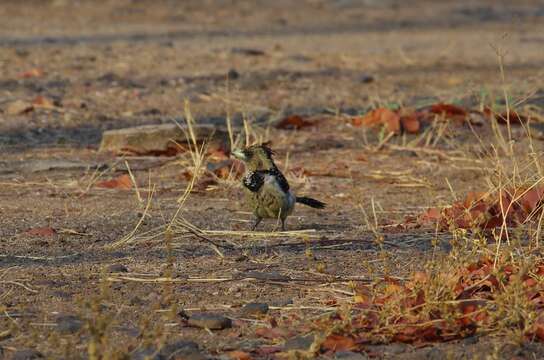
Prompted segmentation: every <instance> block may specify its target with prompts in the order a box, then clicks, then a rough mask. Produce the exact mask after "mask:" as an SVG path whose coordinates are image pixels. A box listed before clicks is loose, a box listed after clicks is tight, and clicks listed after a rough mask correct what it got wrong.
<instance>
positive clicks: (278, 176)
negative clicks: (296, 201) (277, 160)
mask: <svg viewBox="0 0 544 360" xmlns="http://www.w3.org/2000/svg"><path fill="white" fill-rule="evenodd" d="M267 173H268V174H269V175H272V176H273V177H274V178H275V179H276V181H277V182H278V185H279V186H280V189H281V190H282V191H283V192H285V193H286V192H289V183H288V182H287V179H286V178H285V176H283V174H282V173H281V171H279V170H278V169H277V168H273V169H270V170H267Z"/></svg>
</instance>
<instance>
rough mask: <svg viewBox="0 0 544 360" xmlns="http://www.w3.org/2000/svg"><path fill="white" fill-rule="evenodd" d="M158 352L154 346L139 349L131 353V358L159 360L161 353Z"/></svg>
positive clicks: (133, 359) (134, 359) (132, 359)
mask: <svg viewBox="0 0 544 360" xmlns="http://www.w3.org/2000/svg"><path fill="white" fill-rule="evenodd" d="M156 352H157V351H156V349H154V348H145V349H139V350H136V351H134V352H133V353H132V354H131V355H130V360H159V359H160V357H159V354H156Z"/></svg>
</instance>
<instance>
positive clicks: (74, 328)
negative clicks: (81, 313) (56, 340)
mask: <svg viewBox="0 0 544 360" xmlns="http://www.w3.org/2000/svg"><path fill="white" fill-rule="evenodd" d="M55 322H56V323H57V331H59V332H61V333H63V334H75V333H77V332H78V331H79V330H81V328H82V327H83V321H82V320H81V319H80V318H79V317H78V316H75V315H59V316H58V317H57V319H56V321H55Z"/></svg>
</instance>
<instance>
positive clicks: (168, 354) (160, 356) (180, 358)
mask: <svg viewBox="0 0 544 360" xmlns="http://www.w3.org/2000/svg"><path fill="white" fill-rule="evenodd" d="M130 359H131V360H205V359H206V356H204V354H202V352H201V351H200V349H199V347H198V344H197V343H195V342H193V341H186V340H180V341H176V342H173V343H169V344H166V345H164V346H163V347H162V348H161V349H160V351H157V349H156V348H154V347H146V348H142V349H139V350H136V351H135V352H133V353H132V355H131V356H130Z"/></svg>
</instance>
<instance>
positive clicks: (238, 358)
mask: <svg viewBox="0 0 544 360" xmlns="http://www.w3.org/2000/svg"><path fill="white" fill-rule="evenodd" d="M227 355H228V356H229V358H231V359H235V360H251V359H252V358H251V354H249V353H247V352H245V351H240V350H234V351H230V352H228V353H227Z"/></svg>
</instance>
